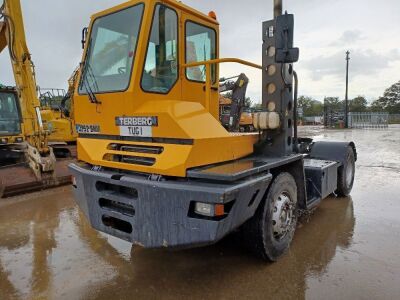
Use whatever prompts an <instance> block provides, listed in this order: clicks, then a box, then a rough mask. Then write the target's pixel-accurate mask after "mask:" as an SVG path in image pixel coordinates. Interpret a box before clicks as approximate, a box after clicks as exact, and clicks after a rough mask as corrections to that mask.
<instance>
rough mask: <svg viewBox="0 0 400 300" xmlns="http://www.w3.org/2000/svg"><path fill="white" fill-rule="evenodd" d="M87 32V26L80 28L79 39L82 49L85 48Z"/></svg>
mask: <svg viewBox="0 0 400 300" xmlns="http://www.w3.org/2000/svg"><path fill="white" fill-rule="evenodd" d="M87 34H88V28H87V27H85V28H83V29H82V40H81V43H82V49H85V44H86V38H87Z"/></svg>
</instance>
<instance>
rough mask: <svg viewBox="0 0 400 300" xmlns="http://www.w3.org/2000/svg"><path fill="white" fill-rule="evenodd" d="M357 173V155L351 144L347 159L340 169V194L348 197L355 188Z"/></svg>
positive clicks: (338, 191)
mask: <svg viewBox="0 0 400 300" xmlns="http://www.w3.org/2000/svg"><path fill="white" fill-rule="evenodd" d="M354 174H355V157H354V151H353V148H352V147H351V146H349V147H347V153H346V159H345V161H344V163H343V165H342V166H340V167H339V170H338V182H337V190H336V191H335V193H336V194H337V195H338V196H342V197H347V196H348V195H350V192H351V189H352V188H353V183H354Z"/></svg>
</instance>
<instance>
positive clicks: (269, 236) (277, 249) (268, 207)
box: [243, 173, 297, 261]
mask: <svg viewBox="0 0 400 300" xmlns="http://www.w3.org/2000/svg"><path fill="white" fill-rule="evenodd" d="M296 225H297V185H296V182H295V180H294V178H293V176H292V175H290V174H289V173H281V174H279V175H278V176H276V177H275V179H274V180H273V182H272V184H271V186H270V188H269V191H268V193H267V195H266V197H265V200H264V201H263V202H262V203H261V204H260V207H259V208H258V209H257V212H256V214H255V215H254V216H253V218H252V219H250V220H249V221H247V223H246V224H245V225H244V227H243V233H244V235H245V239H246V240H247V244H248V246H250V248H251V249H252V250H253V251H254V252H255V254H256V255H258V256H260V257H261V258H263V259H265V260H269V261H276V260H277V259H278V258H279V257H280V256H281V255H282V254H284V253H285V252H286V251H287V250H288V248H289V245H290V243H291V241H292V239H293V235H294V232H295V230H296Z"/></svg>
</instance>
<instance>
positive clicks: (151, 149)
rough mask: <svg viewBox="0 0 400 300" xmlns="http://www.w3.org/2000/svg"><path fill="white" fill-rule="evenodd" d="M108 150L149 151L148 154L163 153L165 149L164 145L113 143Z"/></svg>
mask: <svg viewBox="0 0 400 300" xmlns="http://www.w3.org/2000/svg"><path fill="white" fill-rule="evenodd" d="M107 149H108V150H114V151H126V152H136V153H147V154H156V155H157V154H161V153H162V152H163V151H164V147H160V146H147V145H127V144H117V143H112V144H109V145H108V147H107Z"/></svg>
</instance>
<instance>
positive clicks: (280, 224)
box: [272, 192, 296, 241]
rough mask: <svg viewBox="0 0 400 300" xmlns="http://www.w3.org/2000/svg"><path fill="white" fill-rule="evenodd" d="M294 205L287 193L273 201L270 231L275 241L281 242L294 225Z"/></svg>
mask: <svg viewBox="0 0 400 300" xmlns="http://www.w3.org/2000/svg"><path fill="white" fill-rule="evenodd" d="M295 208H296V204H295V203H294V201H293V200H292V199H291V198H290V196H289V195H288V193H285V192H283V193H281V194H280V195H279V196H278V197H277V198H276V199H275V201H274V206H273V213H272V230H273V235H274V238H275V239H276V240H278V241H279V240H281V239H283V238H284V237H286V235H287V234H288V233H290V232H291V231H292V229H293V225H294V224H295V220H296V215H295Z"/></svg>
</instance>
